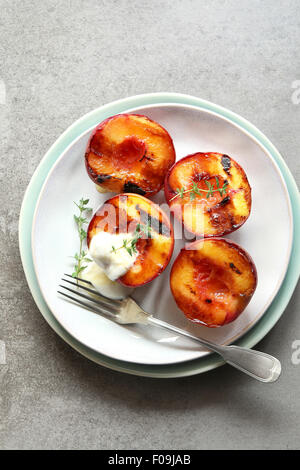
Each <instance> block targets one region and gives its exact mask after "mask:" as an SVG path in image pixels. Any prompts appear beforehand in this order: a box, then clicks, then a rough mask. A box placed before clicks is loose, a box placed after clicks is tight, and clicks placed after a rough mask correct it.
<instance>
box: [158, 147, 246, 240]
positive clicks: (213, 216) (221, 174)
mask: <svg viewBox="0 0 300 470" xmlns="http://www.w3.org/2000/svg"><path fill="white" fill-rule="evenodd" d="M193 185H197V187H198V189H199V191H200V193H201V194H200V195H199V194H194V193H193V194H192V192H191V190H192V188H193ZM209 186H211V187H213V188H214V191H213V192H212V193H211V194H210V195H209V197H207V196H208V187H209ZM223 187H224V188H225V192H224V193H222V191H219V189H220V188H223ZM180 188H183V189H182V191H183V190H184V193H182V195H181V196H180V195H178V193H177V192H176V191H178V189H180ZM191 194H192V195H193V199H192V200H191ZM165 196H166V199H167V202H168V204H169V205H170V207H171V209H172V211H173V212H174V214H175V216H176V217H177V218H178V219H179V220H181V221H182V222H183V224H184V226H185V227H186V229H187V230H188V231H189V232H191V233H194V234H196V235H199V236H204V237H211V236H221V235H225V234H227V233H230V232H233V231H234V230H236V229H238V228H239V227H240V226H241V225H242V224H243V223H244V222H245V221H246V220H247V218H248V217H249V215H250V210H251V188H250V185H249V183H248V179H247V176H246V174H245V172H244V170H243V169H242V167H241V166H240V165H239V164H238V163H237V162H236V161H234V160H233V159H232V158H231V157H229V156H228V155H223V154H221V153H195V154H193V155H188V156H187V157H185V158H183V159H182V160H179V161H178V162H177V163H176V164H175V165H174V166H173V167H172V168H171V169H170V171H169V173H168V174H167V177H166V181H165Z"/></svg>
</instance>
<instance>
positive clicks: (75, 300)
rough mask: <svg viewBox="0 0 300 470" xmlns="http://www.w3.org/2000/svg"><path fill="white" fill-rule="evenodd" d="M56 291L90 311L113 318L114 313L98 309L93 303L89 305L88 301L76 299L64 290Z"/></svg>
mask: <svg viewBox="0 0 300 470" xmlns="http://www.w3.org/2000/svg"><path fill="white" fill-rule="evenodd" d="M57 293H58V294H60V295H63V296H64V297H67V298H68V299H71V300H73V302H76V303H78V304H79V305H83V306H84V307H85V308H87V309H89V310H91V311H92V312H95V313H98V314H100V315H103V314H104V315H107V316H110V317H113V318H115V315H114V314H113V313H111V312H108V311H107V312H106V311H103V310H100V308H96V307H94V306H93V305H91V304H90V303H87V302H83V301H82V300H79V299H76V298H74V297H72V296H71V295H68V294H66V293H65V292H61V291H60V290H58V291H57Z"/></svg>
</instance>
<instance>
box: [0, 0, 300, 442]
mask: <svg viewBox="0 0 300 470" xmlns="http://www.w3.org/2000/svg"><path fill="white" fill-rule="evenodd" d="M299 28H300V3H299V1H298V0H293V1H292V0H291V1H288V0H284V1H279V0H265V1H264V2H262V1H257V0H254V1H250V0H241V1H236V0H223V1H221V0H220V1H217V0H213V1H209V2H207V1H204V0H199V1H197V0H172V1H171V0H170V1H169V0H167V1H163V0H161V1H160V0H151V1H145V0H141V1H138V0H134V1H132V0H131V1H129V0H128V1H125V0H120V1H108V0H102V1H101V0H99V1H96V0H89V1H84V0H70V1H68V2H63V1H54V0H44V1H43V2H41V1H40V0H24V1H22V2H21V1H16V0H12V1H8V0H0V135H1V138H0V150H1V157H0V172H1V185H0V198H1V215H0V230H1V238H0V247H1V249H0V263H1V272H0V292H1V313H0V340H1V341H4V342H5V346H6V364H2V365H1V364H0V448H1V449H15V448H19V449H33V448H39V449H40V448H46V449H54V448H58V449H62V448H66V449H78V448H87V449H94V448H100V449H101V448H102V449H103V448H104V449H115V448H118V449H124V448H130V449H140V448H150V449H151V448H162V449H168V448H169V449H170V448H175V449H184V448H187V449H192V448H196V449H205V448H207V449H216V448H217V449H218V448H219V449H223V448H234V449H240V448H246V449H253V448H259V449H270V448H282V449H285V448H289V449H295V448H299V434H300V402H299V386H300V365H298V366H296V365H293V364H292V362H291V356H292V343H293V341H294V340H297V339H300V315H299V300H300V299H299V290H298V292H297V293H295V294H294V296H293V298H292V300H291V302H290V304H289V306H288V308H287V310H286V312H285V314H284V315H283V317H282V318H281V319H280V321H279V322H278V324H277V325H276V326H275V328H274V329H273V330H272V331H271V332H270V333H269V334H268V335H267V337H266V338H265V339H264V340H263V341H262V342H261V343H260V344H259V345H258V348H259V349H262V350H264V351H268V352H269V353H271V354H274V355H276V356H278V358H280V360H281V361H282V365H283V373H282V377H281V379H280V380H279V381H278V382H277V383H275V384H273V385H264V384H260V383H257V382H255V381H252V380H251V379H249V378H247V377H246V376H244V375H242V374H240V373H239V372H237V371H235V370H233V369H231V368H230V367H229V366H226V367H222V368H220V369H218V370H215V371H212V372H209V373H207V374H205V375H199V376H195V377H191V378H185V379H177V380H176V379H172V380H157V379H146V378H139V377H133V376H126V375H124V374H120V373H116V372H113V371H110V370H108V369H105V368H102V367H100V366H97V365H96V364H93V363H91V362H89V361H88V360H87V359H85V358H83V357H81V356H80V355H79V354H77V353H76V352H75V351H73V350H72V349H71V348H70V347H69V346H68V345H67V344H65V343H64V342H63V341H62V340H61V339H60V338H59V337H58V336H57V335H56V334H55V333H54V332H53V331H52V330H51V329H50V327H49V326H48V325H47V324H46V322H45V321H44V319H43V317H42V316H41V315H40V313H39V311H38V309H37V307H36V306H35V303H34V301H33V299H32V297H31V295H30V293H29V292H28V288H27V284H26V281H25V278H24V274H23V271H22V266H21V262H20V257H19V252H18V233H17V232H18V229H17V227H18V217H19V210H20V206H21V201H22V197H23V194H24V191H25V188H26V186H27V184H28V182H29V180H30V177H31V175H32V173H33V171H34V169H35V168H36V166H37V164H38V163H39V161H40V160H41V158H42V157H43V155H44V153H45V151H46V150H47V149H48V147H49V146H50V145H51V144H52V143H53V142H54V141H55V139H56V138H57V137H58V136H59V135H60V134H61V133H62V131H64V130H65V129H66V128H67V127H68V126H69V125H70V124H71V123H72V122H73V121H74V120H75V119H77V118H79V117H80V116H81V115H83V114H85V113H86V112H88V111H90V110H91V109H94V108H96V107H98V106H100V105H102V104H104V103H107V102H110V101H112V100H115V99H118V98H123V97H126V96H129V95H134V94H139V93H144V92H153V91H176V92H182V93H188V94H191V95H196V96H199V97H202V98H205V99H208V100H211V101H213V102H216V103H218V104H221V105H223V106H225V107H228V108H230V109H232V110H233V111H236V112H237V113H239V114H241V115H243V116H244V117H246V118H248V119H249V120H250V121H252V122H253V123H254V124H256V125H257V126H258V127H259V128H260V129H261V130H262V131H263V132H265V134H266V135H267V136H268V137H269V138H270V139H271V140H272V141H273V142H274V144H275V145H276V146H277V147H278V149H279V150H280V151H281V152H282V154H283V156H284V158H285V160H286V162H287V164H288V165H289V167H290V169H291V171H292V173H293V174H294V176H295V178H296V180H297V182H298V183H299V179H300V166H299V148H300V132H299V117H300V104H299V105H297V104H293V102H292V93H293V91H294V90H293V88H292V84H293V83H294V82H295V81H296V80H297V79H298V80H300V68H299V65H300V64H299V50H300V44H299V43H300V35H299ZM4 86H5V88H6V98H5V96H4ZM296 101H297V99H296ZM274 190H276V188H274ZM279 223H280V222H279ZM2 362H3V361H2Z"/></svg>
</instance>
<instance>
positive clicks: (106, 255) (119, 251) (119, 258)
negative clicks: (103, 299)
mask: <svg viewBox="0 0 300 470" xmlns="http://www.w3.org/2000/svg"><path fill="white" fill-rule="evenodd" d="M133 238H134V237H133V235H132V234H130V233H118V234H114V233H109V232H98V233H97V234H96V235H94V236H93V238H92V240H91V242H90V246H89V254H90V256H91V258H93V260H94V261H95V263H96V264H98V265H99V266H100V268H102V269H103V270H104V272H105V274H106V276H107V277H108V278H109V279H110V280H111V281H115V280H116V279H119V278H120V277H121V276H123V275H124V274H125V273H127V271H128V270H129V269H130V268H131V267H132V266H133V265H134V263H135V260H136V258H137V256H138V251H132V252H131V254H130V253H129V252H128V251H127V250H126V248H125V247H124V240H126V241H127V246H130V243H131V242H132V240H133Z"/></svg>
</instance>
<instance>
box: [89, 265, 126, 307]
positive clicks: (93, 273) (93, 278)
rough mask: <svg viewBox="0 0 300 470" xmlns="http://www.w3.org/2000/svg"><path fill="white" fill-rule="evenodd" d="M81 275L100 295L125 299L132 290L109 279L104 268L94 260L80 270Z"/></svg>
mask: <svg viewBox="0 0 300 470" xmlns="http://www.w3.org/2000/svg"><path fill="white" fill-rule="evenodd" d="M81 277H82V279H85V280H87V281H90V282H91V283H92V284H93V286H94V287H95V289H96V290H97V291H98V292H99V293H100V294H101V295H104V296H105V297H108V298H110V299H125V298H126V297H128V296H129V295H130V294H131V293H132V291H133V289H131V288H129V287H125V286H122V284H120V283H119V282H117V281H112V280H111V279H109V278H108V277H107V276H106V274H105V272H104V270H103V269H102V268H101V267H100V266H99V265H98V264H97V263H95V261H91V262H90V263H88V265H87V267H86V268H85V270H84V271H82V273H81Z"/></svg>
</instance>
